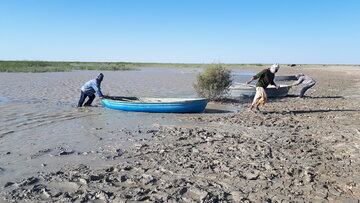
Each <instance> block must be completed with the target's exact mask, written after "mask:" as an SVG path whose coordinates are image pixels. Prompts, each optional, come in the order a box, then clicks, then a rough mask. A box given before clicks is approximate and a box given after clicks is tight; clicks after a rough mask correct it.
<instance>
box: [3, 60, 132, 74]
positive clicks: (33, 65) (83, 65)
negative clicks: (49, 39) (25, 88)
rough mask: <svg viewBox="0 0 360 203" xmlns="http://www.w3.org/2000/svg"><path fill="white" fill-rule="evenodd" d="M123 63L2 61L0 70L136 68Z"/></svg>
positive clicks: (57, 70)
mask: <svg viewBox="0 0 360 203" xmlns="http://www.w3.org/2000/svg"><path fill="white" fill-rule="evenodd" d="M134 69H135V68H133V67H129V66H127V65H126V64H122V63H100V62H99V63H97V62H94V63H93V62H49V61H0V72H63V71H71V70H134Z"/></svg>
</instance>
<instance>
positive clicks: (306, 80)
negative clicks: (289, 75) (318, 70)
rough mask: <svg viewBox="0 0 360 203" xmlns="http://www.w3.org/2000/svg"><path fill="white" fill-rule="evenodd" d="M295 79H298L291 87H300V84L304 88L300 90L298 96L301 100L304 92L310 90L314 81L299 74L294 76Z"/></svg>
mask: <svg viewBox="0 0 360 203" xmlns="http://www.w3.org/2000/svg"><path fill="white" fill-rule="evenodd" d="M295 77H296V78H297V79H298V80H297V81H295V82H294V83H293V84H292V85H291V86H296V85H300V84H304V85H305V86H304V87H303V88H302V89H301V90H300V95H299V97H300V98H302V97H304V94H305V92H306V91H307V90H308V89H310V88H312V87H313V86H314V85H315V84H316V80H314V79H313V78H311V77H310V76H307V75H305V74H304V73H299V74H297V75H295Z"/></svg>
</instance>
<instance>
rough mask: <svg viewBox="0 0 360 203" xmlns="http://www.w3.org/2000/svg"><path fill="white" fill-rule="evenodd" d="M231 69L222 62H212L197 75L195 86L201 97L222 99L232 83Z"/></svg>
mask: <svg viewBox="0 0 360 203" xmlns="http://www.w3.org/2000/svg"><path fill="white" fill-rule="evenodd" d="M231 83H232V80H231V75H230V71H229V70H227V69H225V68H224V67H223V65H222V64H212V65H211V66H210V67H208V68H206V69H205V71H204V72H203V73H201V74H199V75H197V77H196V81H195V83H194V88H195V91H196V92H197V94H198V95H199V96H200V97H205V98H208V99H209V100H215V101H216V100H221V99H223V98H224V96H225V95H226V93H227V91H228V88H229V86H230V85H231Z"/></svg>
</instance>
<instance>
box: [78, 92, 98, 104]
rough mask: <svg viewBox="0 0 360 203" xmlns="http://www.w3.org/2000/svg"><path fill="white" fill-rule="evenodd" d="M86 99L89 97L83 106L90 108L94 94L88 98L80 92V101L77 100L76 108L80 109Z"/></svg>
mask: <svg viewBox="0 0 360 203" xmlns="http://www.w3.org/2000/svg"><path fill="white" fill-rule="evenodd" d="M86 97H89V100H88V101H87V102H86V103H85V104H84V106H91V103H92V102H93V101H94V99H95V94H93V95H91V96H88V95H86V94H85V93H84V92H83V91H81V94H80V100H79V103H78V107H82V105H83V103H84V101H85V99H86Z"/></svg>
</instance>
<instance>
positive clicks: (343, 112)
mask: <svg viewBox="0 0 360 203" xmlns="http://www.w3.org/2000/svg"><path fill="white" fill-rule="evenodd" d="M284 71H289V72H291V71H301V72H305V71H309V73H311V74H312V76H313V77H314V78H316V79H317V81H318V84H317V85H316V86H315V87H316V88H315V87H314V88H313V89H310V90H309V92H308V97H307V98H305V99H297V98H295V97H286V98H282V99H275V100H270V102H269V103H268V104H266V105H265V106H264V107H262V108H261V110H262V112H259V113H252V112H248V111H239V112H236V113H204V114H194V115H192V116H189V117H188V119H189V120H190V121H191V122H192V123H194V126H182V125H160V126H157V127H156V128H142V129H133V130H131V131H128V132H127V133H128V134H129V135H136V134H138V133H141V134H143V135H146V136H147V137H148V138H149V139H141V140H138V141H137V144H136V145H135V146H134V147H132V148H129V149H126V150H123V151H119V153H118V154H115V155H113V156H112V157H111V158H112V159H113V160H114V161H115V162H117V163H116V164H111V165H107V166H104V167H103V168H101V169H93V168H92V167H90V166H88V165H74V166H68V167H63V168H61V169H58V170H54V171H51V172H40V173H38V174H37V175H34V176H30V177H27V178H24V179H23V180H21V181H8V182H6V183H4V185H3V186H2V191H1V193H0V196H1V198H2V199H4V200H8V201H35V202H36V201H45V202H54V201H62V202H86V201H90V202H292V201H293V202H359V199H360V186H359V183H360V126H359V123H360V122H359V121H360V107H359V103H360V98H359V97H358V95H360V93H359V82H360V81H359V80H358V78H359V77H358V76H359V74H358V73H359V72H358V69H351V70H350V72H351V74H347V72H346V71H338V70H334V71H333V72H332V71H329V70H328V69H327V70H323V69H321V68H320V69H310V70H309V69H307V70H284ZM305 73H306V72H305ZM339 75H340V76H341V77H339ZM344 80H345V81H351V82H352V83H351V85H350V84H349V83H344ZM291 91H292V92H290V93H291V94H294V95H295V94H298V91H299V89H296V88H295V89H293V90H291ZM238 105H239V106H241V107H243V108H245V107H247V106H248V104H242V103H240V104H238ZM139 130H140V131H141V132H139ZM99 133H101V131H100V132H99ZM114 133H117V132H116V131H114ZM65 152H66V151H65ZM59 153H60V152H59Z"/></svg>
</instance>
